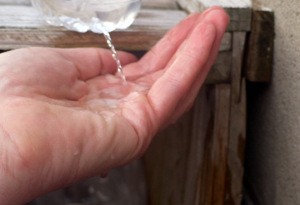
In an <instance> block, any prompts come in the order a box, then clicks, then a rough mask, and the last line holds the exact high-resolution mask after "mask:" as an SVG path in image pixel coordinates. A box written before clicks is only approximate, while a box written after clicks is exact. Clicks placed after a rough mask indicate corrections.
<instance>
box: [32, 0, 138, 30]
mask: <svg viewBox="0 0 300 205" xmlns="http://www.w3.org/2000/svg"><path fill="white" fill-rule="evenodd" d="M31 2H32V4H33V5H34V6H35V7H36V8H38V9H39V10H40V11H41V12H42V13H43V15H44V17H45V19H46V21H47V22H48V23H49V24H52V25H55V26H64V27H66V28H67V29H69V30H74V31H78V32H86V31H88V30H91V31H93V32H95V33H105V32H111V31H113V30H115V29H126V28H128V27H129V26H130V25H131V24H132V23H133V21H134V19H135V17H136V15H137V13H138V12H139V10H140V6H141V0H31Z"/></svg>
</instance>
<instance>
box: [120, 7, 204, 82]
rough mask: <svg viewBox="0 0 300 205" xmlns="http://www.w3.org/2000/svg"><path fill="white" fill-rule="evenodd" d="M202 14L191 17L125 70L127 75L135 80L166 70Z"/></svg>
mask: <svg viewBox="0 0 300 205" xmlns="http://www.w3.org/2000/svg"><path fill="white" fill-rule="evenodd" d="M200 16H201V14H200V13H195V14H193V15H190V16H189V17H187V18H186V19H184V20H183V21H182V22H180V23H179V24H178V25H177V26H176V27H174V28H173V29H171V30H170V31H169V32H167V34H166V35H165V36H164V37H163V38H162V39H161V40H160V41H159V42H158V43H157V44H156V45H155V46H154V47H153V48H152V49H151V50H150V51H148V52H147V53H146V54H145V55H144V56H143V57H142V58H141V60H140V61H138V63H136V64H134V65H130V66H129V67H127V68H125V74H126V76H127V78H129V79H135V78H138V77H139V76H143V75H145V74H147V73H149V72H153V71H155V70H159V69H162V68H164V67H165V66H166V65H167V63H168V62H169V60H170V59H171V58H172V56H173V55H174V53H175V52H176V50H177V49H178V47H179V46H180V44H181V43H182V41H184V39H185V38H186V37H187V36H188V34H189V32H190V31H191V30H192V28H193V26H194V24H195V22H196V20H197V19H198V18H199V17H200Z"/></svg>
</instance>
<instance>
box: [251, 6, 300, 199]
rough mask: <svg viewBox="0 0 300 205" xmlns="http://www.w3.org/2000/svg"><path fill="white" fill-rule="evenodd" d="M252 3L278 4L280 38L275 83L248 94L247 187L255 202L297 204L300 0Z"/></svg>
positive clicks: (299, 194)
mask: <svg viewBox="0 0 300 205" xmlns="http://www.w3.org/2000/svg"><path fill="white" fill-rule="evenodd" d="M254 3H255V4H256V5H263V6H265V7H269V8H271V9H273V10H274V12H275V18H276V19H275V20H276V40H275V62H274V73H273V80H272V84H271V85H270V86H260V88H259V90H256V91H255V92H254V93H255V94H253V95H250V96H249V97H250V98H251V100H250V102H249V122H248V123H249V130H248V131H249V133H248V142H247V157H246V169H247V171H246V190H247V191H248V194H249V196H250V198H252V200H253V201H254V202H253V204H255V205H299V204H300V1H299V0H285V1H283V0H254ZM247 204H251V203H247Z"/></svg>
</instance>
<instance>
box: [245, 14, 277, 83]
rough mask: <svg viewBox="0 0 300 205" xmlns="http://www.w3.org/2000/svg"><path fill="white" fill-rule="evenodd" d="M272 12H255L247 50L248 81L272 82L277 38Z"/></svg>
mask: <svg viewBox="0 0 300 205" xmlns="http://www.w3.org/2000/svg"><path fill="white" fill-rule="evenodd" d="M274 18H275V17H274V13H273V12H272V11H253V20H252V29H251V33H250V34H249V41H248V49H247V69H246V77H247V80H249V81H252V82H264V83H268V82H270V81H271V76H272V70H273V55H274V54H273V53H274V38H275V28H274V26H275V25H274V24H275V22H274V21H275V19H274Z"/></svg>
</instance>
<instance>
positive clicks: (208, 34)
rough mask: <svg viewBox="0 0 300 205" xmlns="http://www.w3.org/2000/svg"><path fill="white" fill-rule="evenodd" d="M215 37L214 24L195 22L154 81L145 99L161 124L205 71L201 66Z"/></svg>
mask: <svg viewBox="0 0 300 205" xmlns="http://www.w3.org/2000/svg"><path fill="white" fill-rule="evenodd" d="M215 38H216V28H215V26H214V25H213V24H211V23H205V22H201V23H199V24H198V25H197V26H196V27H195V29H194V30H193V31H192V33H191V35H190V36H189V37H188V38H187V39H186V41H185V42H184V43H183V44H182V45H181V46H180V48H179V49H178V51H177V52H176V54H175V56H174V59H173V60H172V63H171V64H169V65H168V67H167V70H166V71H165V73H164V74H163V75H162V77H161V78H159V79H158V80H157V82H155V83H154V85H153V86H152V88H151V89H150V91H149V93H148V99H149V102H150V104H151V106H152V108H153V110H154V113H155V117H156V119H159V122H158V123H161V124H165V122H166V120H167V119H169V117H170V115H171V114H172V113H173V112H174V111H175V110H174V109H175V108H176V106H177V104H178V102H179V101H180V100H181V99H182V97H183V96H184V95H185V93H187V92H188V91H189V90H190V89H191V86H192V85H193V83H194V81H195V80H196V79H197V78H198V76H201V78H202V79H204V77H205V75H206V73H207V70H205V69H204V68H205V65H206V63H207V61H208V60H209V58H210V56H209V55H210V53H211V50H212V47H213V43H214V40H215Z"/></svg>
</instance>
